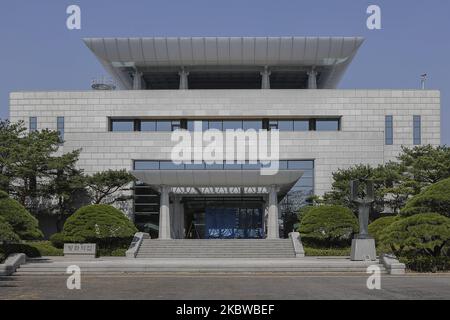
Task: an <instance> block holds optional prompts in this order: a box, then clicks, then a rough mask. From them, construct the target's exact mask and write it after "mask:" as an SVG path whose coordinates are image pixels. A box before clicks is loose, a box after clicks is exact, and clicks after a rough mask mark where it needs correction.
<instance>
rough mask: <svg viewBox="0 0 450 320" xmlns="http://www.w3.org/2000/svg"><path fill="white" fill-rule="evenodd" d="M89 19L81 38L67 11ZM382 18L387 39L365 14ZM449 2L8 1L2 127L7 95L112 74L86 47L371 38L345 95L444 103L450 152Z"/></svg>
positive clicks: (0, 24) (82, 85) (0, 7)
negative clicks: (370, 92) (395, 94)
mask: <svg viewBox="0 0 450 320" xmlns="http://www.w3.org/2000/svg"><path fill="white" fill-rule="evenodd" d="M70 4H77V5H79V6H81V9H82V30H80V31H69V30H67V29H66V25H65V21H66V18H67V15H66V8H67V6H68V5H70ZM370 4H377V5H379V6H380V7H381V9H382V24H383V25H382V27H383V29H382V30H379V31H370V30H368V29H367V28H366V17H367V15H366V9H367V7H368V5H370ZM449 14H450V1H448V0H428V1H419V0H373V1H366V0H314V1H313V0H308V1H305V0H276V1H275V0H221V1H217V0H158V1H153V0H127V1H117V0H108V1H107V0H78V1H77V0H72V1H66V0H39V1H35V0H27V1H25V0H2V1H1V4H0V43H1V46H0V117H1V118H6V117H8V93H9V92H11V91H23V90H80V89H81V90H84V89H89V85H90V81H91V79H92V78H94V77H98V76H101V75H105V71H104V70H103V68H102V67H101V66H100V64H99V63H98V62H97V60H96V59H95V58H94V56H93V55H92V54H91V52H90V51H89V50H88V49H87V48H86V47H85V46H84V44H83V43H82V41H81V38H83V37H91V36H92V37H95V36H96V37H107V36H113V37H120V36H294V35H295V36H309V35H313V36H364V37H365V38H366V43H365V44H364V45H363V47H362V48H361V50H360V52H359V55H358V56H357V58H356V59H355V60H354V62H353V64H352V65H351V67H350V68H349V70H348V72H347V74H346V77H345V78H344V79H343V81H342V82H341V85H340V87H341V88H364V89H370V88H383V89H384V88H386V89H396V88H407V89H409V88H419V86H420V80H419V76H420V74H422V73H425V72H426V73H428V74H429V80H428V84H427V87H428V88H430V89H439V90H441V93H442V109H443V112H442V142H443V143H445V144H450V121H449V120H450V85H449V79H450V41H449V34H450V18H449Z"/></svg>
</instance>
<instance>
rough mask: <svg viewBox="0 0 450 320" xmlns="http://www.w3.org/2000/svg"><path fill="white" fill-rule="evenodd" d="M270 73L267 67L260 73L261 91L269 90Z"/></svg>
mask: <svg viewBox="0 0 450 320" xmlns="http://www.w3.org/2000/svg"><path fill="white" fill-rule="evenodd" d="M271 74H272V72H270V71H269V67H267V66H266V67H264V71H263V72H261V76H262V81H261V89H270V75H271Z"/></svg>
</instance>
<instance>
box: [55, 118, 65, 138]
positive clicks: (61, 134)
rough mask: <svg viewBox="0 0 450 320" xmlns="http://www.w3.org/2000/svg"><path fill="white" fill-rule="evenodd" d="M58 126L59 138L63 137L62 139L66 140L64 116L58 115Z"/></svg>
mask: <svg viewBox="0 0 450 320" xmlns="http://www.w3.org/2000/svg"><path fill="white" fill-rule="evenodd" d="M56 128H57V131H58V135H59V138H60V139H61V141H64V117H58V118H57V119H56Z"/></svg>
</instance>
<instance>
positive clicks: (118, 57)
mask: <svg viewBox="0 0 450 320" xmlns="http://www.w3.org/2000/svg"><path fill="white" fill-rule="evenodd" d="M83 40H84V42H85V44H86V46H87V47H88V48H89V49H90V50H91V51H92V52H93V53H94V54H95V56H96V57H97V58H98V60H99V61H100V62H101V63H102V64H103V66H104V67H105V68H106V70H107V71H108V72H109V73H110V74H111V76H113V77H114V79H115V80H116V81H117V82H118V84H119V85H120V87H121V88H122V89H131V88H132V75H131V74H132V72H133V70H138V71H144V72H151V71H152V70H153V71H154V72H157V71H158V70H161V68H171V67H176V68H181V67H186V68H188V69H189V68H194V69H193V70H195V68H201V69H205V68H206V70H208V69H209V68H211V70H217V68H225V69H226V70H233V69H235V68H236V67H237V69H239V68H251V67H258V68H261V67H265V66H268V67H271V68H288V69H289V68H297V69H298V68H303V67H305V68H311V67H316V68H317V69H318V70H320V79H319V80H318V86H319V88H322V89H333V88H336V87H337V84H338V83H339V81H340V79H341V78H342V76H343V74H344V73H345V70H346V69H347V67H348V65H349V64H350V63H351V61H352V59H353V58H354V56H355V55H356V53H357V51H358V49H359V47H360V46H361V45H362V43H363V42H364V39H363V38H361V37H153V38H87V39H83ZM193 76H194V74H193ZM203 77H204V75H203Z"/></svg>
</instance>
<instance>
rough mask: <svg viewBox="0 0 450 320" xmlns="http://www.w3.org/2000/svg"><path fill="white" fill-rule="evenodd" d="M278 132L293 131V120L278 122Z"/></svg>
mask: <svg viewBox="0 0 450 320" xmlns="http://www.w3.org/2000/svg"><path fill="white" fill-rule="evenodd" d="M278 130H280V131H293V130H294V121H292V120H280V121H278Z"/></svg>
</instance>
